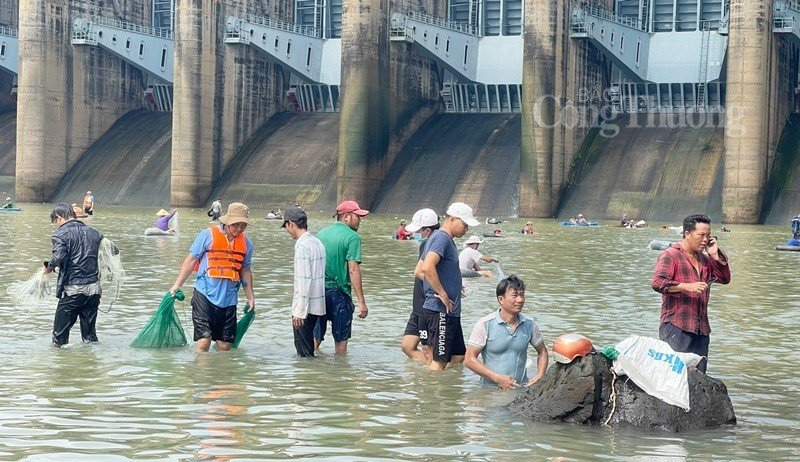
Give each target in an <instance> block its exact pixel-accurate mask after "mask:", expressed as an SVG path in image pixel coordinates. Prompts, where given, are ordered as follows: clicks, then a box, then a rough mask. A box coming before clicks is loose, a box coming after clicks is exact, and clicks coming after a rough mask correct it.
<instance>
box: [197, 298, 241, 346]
mask: <svg viewBox="0 0 800 462" xmlns="http://www.w3.org/2000/svg"><path fill="white" fill-rule="evenodd" d="M192 324H194V341H195V342H196V341H198V340H200V339H201V338H211V340H214V341H217V340H219V341H222V342H228V343H233V341H234V340H236V305H233V306H228V307H225V308H220V307H218V306H217V305H214V304H213V303H211V302H210V301H208V299H207V298H206V296H205V295H203V294H201V293H200V292H198V291H197V290H195V291H194V294H192Z"/></svg>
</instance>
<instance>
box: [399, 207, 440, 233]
mask: <svg viewBox="0 0 800 462" xmlns="http://www.w3.org/2000/svg"><path fill="white" fill-rule="evenodd" d="M437 223H439V215H437V214H436V212H434V211H433V209H420V210H417V211H416V212H414V216H413V217H411V223H409V224H407V225H406V231H408V232H409V233H416V232H417V231H419V230H420V229H422V228H424V227H426V226H434V225H436V224H437Z"/></svg>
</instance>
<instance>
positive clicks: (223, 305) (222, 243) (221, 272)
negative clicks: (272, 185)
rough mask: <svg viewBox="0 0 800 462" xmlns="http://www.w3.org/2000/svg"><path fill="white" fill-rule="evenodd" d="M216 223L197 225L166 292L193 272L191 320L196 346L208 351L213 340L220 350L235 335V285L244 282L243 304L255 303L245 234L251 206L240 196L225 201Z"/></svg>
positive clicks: (223, 348)
mask: <svg viewBox="0 0 800 462" xmlns="http://www.w3.org/2000/svg"><path fill="white" fill-rule="evenodd" d="M219 222H220V224H219V225H213V226H211V227H210V228H208V229H204V230H203V231H200V233H199V234H198V235H197V237H196V238H195V240H194V243H193V244H192V247H191V248H190V249H189V255H187V256H186V259H185V260H184V261H183V264H182V265H181V269H180V273H179V274H178V279H177V280H176V281H175V284H173V285H172V288H170V293H175V291H177V290H178V289H180V288H181V286H182V285H183V283H184V282H185V281H186V279H187V278H188V277H189V275H190V274H191V273H192V271H196V272H197V278H196V280H195V283H194V294H193V295H192V323H193V324H194V340H195V342H197V351H198V352H204V351H208V349H209V347H210V346H211V342H212V341H214V342H216V344H217V349H218V350H229V349H230V348H231V344H232V343H233V341H234V340H235V339H236V305H237V302H238V293H239V287H241V286H244V293H245V297H246V298H247V304H248V305H249V306H250V308H251V309H255V294H254V292H253V274H252V272H251V271H250V262H251V260H252V255H253V244H252V243H251V242H250V239H249V238H248V237H247V236H246V235H245V233H244V231H245V229H247V225H249V224H251V223H252V221H251V220H250V210H249V209H248V208H247V206H246V205H244V204H242V203H240V202H233V203H231V204H230V205H229V206H228V213H226V214H225V215H223V216H221V217H219Z"/></svg>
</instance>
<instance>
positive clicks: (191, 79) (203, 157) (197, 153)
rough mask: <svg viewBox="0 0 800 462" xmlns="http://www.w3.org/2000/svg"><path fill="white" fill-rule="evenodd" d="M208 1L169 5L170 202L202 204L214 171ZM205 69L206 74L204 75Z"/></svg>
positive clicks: (211, 32)
mask: <svg viewBox="0 0 800 462" xmlns="http://www.w3.org/2000/svg"><path fill="white" fill-rule="evenodd" d="M212 14H213V9H212V2H211V1H209V0H178V2H176V5H175V24H176V26H175V72H174V76H175V83H174V85H175V90H174V97H173V106H172V108H173V109H172V110H173V114H172V174H171V177H170V203H171V204H172V205H173V206H188V207H191V206H197V205H200V204H202V203H204V202H205V199H206V198H207V197H208V194H210V192H211V188H212V185H213V181H214V174H215V171H217V170H218V165H217V162H216V160H215V158H214V149H213V148H214V146H213V141H214V130H213V125H214V119H215V113H214V111H215V108H214V79H213V66H214V63H215V59H214V58H215V57H214V54H215V50H216V47H215V44H214V34H215V33H216V31H215V28H214V27H212V24H213V17H212ZM209 66H210V67H211V69H207V68H208V67H209ZM209 72H210V73H211V74H212V75H211V77H212V78H208V76H207V75H206V74H208V73H209Z"/></svg>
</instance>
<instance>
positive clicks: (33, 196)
mask: <svg viewBox="0 0 800 462" xmlns="http://www.w3.org/2000/svg"><path fill="white" fill-rule="evenodd" d="M145 3H146V0H132V1H128V2H126V3H125V6H124V10H122V11H119V12H115V9H114V8H113V6H112V4H111V2H105V3H102V2H97V1H87V0H25V1H20V2H19V77H18V88H17V140H18V143H17V148H16V149H17V152H16V156H17V157H16V173H15V176H16V196H17V200H18V201H20V202H40V201H47V200H49V199H50V196H51V194H52V193H53V192H54V191H55V189H56V187H57V186H58V183H59V181H60V180H61V178H62V177H63V175H64V174H65V173H66V172H67V171H68V170H69V168H70V167H72V166H73V165H74V164H75V162H76V161H77V160H78V158H79V157H80V156H81V155H82V154H83V153H84V151H85V150H86V149H87V148H88V147H89V146H90V145H91V144H92V143H93V142H94V141H96V140H97V139H98V138H99V137H100V136H101V135H102V134H103V133H105V132H106V131H107V130H108V129H109V128H110V127H111V126H112V125H113V123H114V122H115V121H116V120H117V118H119V117H120V116H122V115H123V114H125V113H126V112H128V111H130V110H133V109H138V108H140V107H141V105H142V103H141V99H142V98H141V88H142V84H143V80H142V74H141V72H140V71H139V70H138V69H136V68H134V67H133V66H131V65H129V64H126V63H125V62H124V61H122V60H121V59H117V58H115V57H113V56H112V55H111V53H108V52H105V51H103V50H99V49H93V50H88V51H87V50H84V51H76V50H75V49H74V48H73V46H72V41H71V31H72V21H73V19H74V18H76V17H81V16H85V15H97V16H105V17H115V16H114V15H115V13H120V14H121V17H122V18H124V19H125V20H126V21H131V22H141V21H142V15H143V12H144V11H145V8H144V4H145ZM95 197H97V198H98V201H99V202H101V203H102V200H103V192H102V191H95ZM78 199H80V198H78V197H76V198H75V200H76V201H77V200H78Z"/></svg>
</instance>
